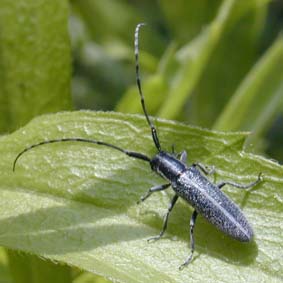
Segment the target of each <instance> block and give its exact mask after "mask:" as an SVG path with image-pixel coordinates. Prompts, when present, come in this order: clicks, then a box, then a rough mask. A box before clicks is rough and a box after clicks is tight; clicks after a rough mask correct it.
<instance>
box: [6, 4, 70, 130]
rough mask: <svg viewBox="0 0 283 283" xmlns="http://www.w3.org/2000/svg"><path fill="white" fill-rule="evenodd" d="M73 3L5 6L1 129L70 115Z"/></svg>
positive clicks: (10, 128) (14, 127)
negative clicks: (51, 115)
mask: <svg viewBox="0 0 283 283" xmlns="http://www.w3.org/2000/svg"><path fill="white" fill-rule="evenodd" d="M68 12H69V10H68V1H66V0H64V1H54V0H51V1H46V0H45V1H39V2H38V1H33V0H19V1H9V0H2V1H0V29H1V32H0V129H1V130H2V131H8V130H10V131H11V130H12V129H16V128H17V127H19V126H20V125H24V124H25V123H26V122H27V121H29V120H30V119H31V118H32V117H34V116H36V115H38V114H42V113H46V112H51V111H58V110H62V109H65V110H67V109H70V105H71V101H70V75H71V56H70V55H71V54H70V41H69V37H68V25H67V22H68Z"/></svg>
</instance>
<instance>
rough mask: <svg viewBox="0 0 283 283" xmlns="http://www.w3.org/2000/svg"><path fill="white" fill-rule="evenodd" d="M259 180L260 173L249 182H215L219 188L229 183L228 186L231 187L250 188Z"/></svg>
mask: <svg viewBox="0 0 283 283" xmlns="http://www.w3.org/2000/svg"><path fill="white" fill-rule="evenodd" d="M261 181H262V173H259V174H258V178H257V180H256V181H254V182H251V183H249V184H238V183H234V182H230V181H225V182H221V183H219V184H217V187H218V188H219V189H221V188H222V187H224V186H225V185H230V186H233V187H235V188H239V189H249V188H252V187H254V186H255V185H257V184H258V183H259V182H261Z"/></svg>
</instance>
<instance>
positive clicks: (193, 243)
mask: <svg viewBox="0 0 283 283" xmlns="http://www.w3.org/2000/svg"><path fill="white" fill-rule="evenodd" d="M197 216H198V213H197V211H196V210H194V212H193V214H192V216H191V220H190V245H191V253H190V255H189V256H188V257H187V259H186V260H185V261H184V263H183V264H181V265H180V266H179V270H183V269H184V267H186V266H187V265H188V264H189V263H190V262H191V261H192V259H193V254H194V251H195V237H194V228H195V224H196V219H197Z"/></svg>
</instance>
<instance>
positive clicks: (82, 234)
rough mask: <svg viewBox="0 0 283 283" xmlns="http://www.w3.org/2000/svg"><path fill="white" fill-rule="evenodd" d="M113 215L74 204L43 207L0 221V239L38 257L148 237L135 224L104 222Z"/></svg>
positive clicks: (144, 231) (12, 246)
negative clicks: (28, 250)
mask: <svg viewBox="0 0 283 283" xmlns="http://www.w3.org/2000/svg"><path fill="white" fill-rule="evenodd" d="M74 211H78V214H77V215H76V214H75V213H74ZM112 214H113V213H112V212H109V211H108V210H107V209H101V208H99V209H97V208H92V206H89V207H87V208H82V207H80V206H79V205H77V204H69V205H66V206H54V207H50V208H42V209H38V210H36V211H33V212H30V213H25V214H21V215H19V216H16V217H9V218H6V219H3V220H1V221H0V239H1V241H2V243H5V246H8V247H9V246H10V247H11V248H15V243H16V245H17V248H18V249H22V250H27V249H28V247H29V248H30V247H31V248H32V249H33V252H35V253H39V254H40V253H44V254H65V253H69V252H79V251H88V250H92V249H95V248H97V247H101V246H107V245H110V244H115V243H120V242H127V241H132V240H136V239H139V238H142V237H147V236H149V234H150V233H148V229H147V230H145V229H143V228H141V227H139V226H138V227H137V225H131V224H123V223H117V224H113V221H107V220H109V219H108V218H111V217H112ZM109 222H110V223H109ZM117 222H118V221H117ZM11 223H12V225H11ZM125 223H127V222H125ZM10 227H11V230H10ZM9 243H10V244H9Z"/></svg>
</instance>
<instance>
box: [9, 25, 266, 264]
mask: <svg viewBox="0 0 283 283" xmlns="http://www.w3.org/2000/svg"><path fill="white" fill-rule="evenodd" d="M143 25H144V24H138V25H137V27H136V31H135V59H136V82H137V87H138V91H139V95H140V99H141V105H142V109H143V112H144V115H145V118H146V121H147V123H148V125H149V126H150V129H151V135H152V139H153V142H154V145H155V147H156V149H157V154H156V155H155V156H154V157H153V158H150V157H148V156H146V155H145V154H143V153H139V152H134V151H129V150H125V149H122V148H120V147H118V146H116V145H113V144H109V143H106V142H103V141H97V140H93V139H85V138H81V137H74V138H58V139H53V140H47V141H42V142H39V143H36V144H33V145H31V146H29V147H26V148H25V149H23V150H22V151H21V152H20V153H19V154H18V155H17V156H16V158H15V160H14V163H13V171H15V168H16V163H17V161H18V159H19V158H20V156H22V155H23V154H24V153H25V152H27V151H29V150H30V149H32V148H35V147H38V146H41V145H44V144H50V143H57V142H85V143H92V144H97V145H102V146H107V147H111V148H113V149H115V150H118V151H120V152H122V153H124V154H126V155H127V156H129V157H133V158H136V159H140V160H142V161H145V162H148V163H149V164H150V166H151V169H152V170H153V171H155V172H156V173H157V174H159V175H160V176H161V177H163V178H164V179H166V180H167V183H166V184H163V185H157V186H154V187H152V188H151V189H149V190H148V192H147V194H146V195H145V196H143V197H141V199H140V202H143V201H144V200H146V199H147V198H148V197H149V196H150V195H151V194H152V193H154V192H158V191H162V190H166V189H168V188H169V187H172V188H173V190H174V191H175V195H174V196H173V198H172V200H171V202H170V204H169V207H168V209H167V213H166V214H165V217H164V222H163V227H162V230H161V232H160V233H159V235H157V236H155V237H152V238H150V239H149V240H158V239H160V238H161V237H162V236H163V234H164V232H165V231H166V228H167V224H168V219H169V215H170V212H171V211H172V209H173V207H174V205H175V204H176V202H177V200H178V198H179V197H181V198H182V199H184V200H185V201H187V202H188V203H189V204H190V205H191V206H192V207H193V208H194V211H193V213H192V216H191V220H190V246H191V253H190V254H189V256H188V257H187V259H186V260H185V261H184V263H183V264H182V265H181V266H180V267H179V269H182V268H183V267H185V266H186V265H188V264H189V263H190V262H191V260H192V258H193V253H194V250H195V241H194V227H195V223H196V219H197V215H198V214H201V215H202V216H203V217H204V218H205V219H207V220H208V221H209V222H210V223H211V224H213V225H214V226H216V227H217V228H218V229H219V230H221V231H222V232H224V233H225V234H227V235H230V236H231V237H233V238H235V239H236V240H239V241H243V242H246V241H250V240H251V238H252V236H253V231H252V228H251V226H250V225H249V223H248V221H247V219H246V218H245V216H244V215H243V213H242V212H241V210H240V209H239V207H238V206H237V205H236V204H235V203H233V202H232V201H231V200H230V199H229V198H228V197H227V196H226V195H225V194H224V193H223V192H222V191H221V188H222V187H223V186H225V185H226V184H228V185H231V186H234V187H237V188H241V189H247V188H251V187H253V186H255V185H256V184H258V182H259V181H260V180H261V174H259V176H258V178H257V180H256V181H254V182H252V183H250V184H246V185H241V184H237V183H234V182H229V181H226V182H220V183H219V184H213V183H212V182H211V181H209V179H208V178H207V177H206V176H205V175H208V174H213V173H214V169H213V170H209V168H207V167H205V166H204V165H202V164H201V163H194V164H192V165H191V166H190V167H188V166H187V165H186V161H187V160H186V159H187V153H186V152H185V151H183V152H181V153H180V154H175V153H174V150H173V152H172V153H168V152H165V151H163V150H162V149H161V146H160V143H159V139H158V135H157V131H156V128H155V126H154V124H153V122H152V121H151V119H150V117H149V116H148V114H147V110H146V107H145V102H144V96H143V93H142V88H141V80H140V72H139V47H138V43H139V40H138V35H139V29H140V27H141V26H143Z"/></svg>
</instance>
